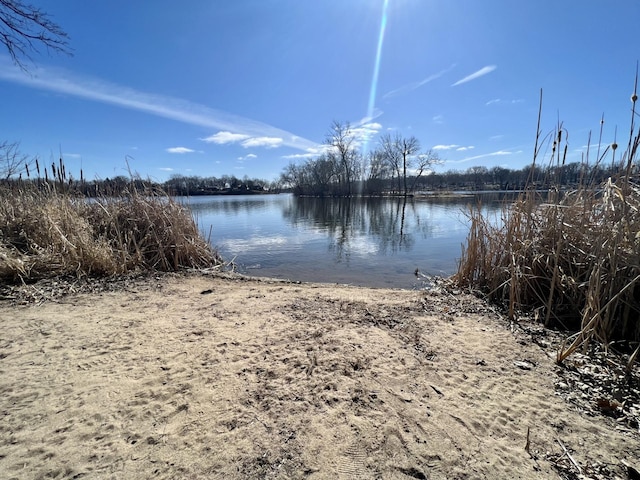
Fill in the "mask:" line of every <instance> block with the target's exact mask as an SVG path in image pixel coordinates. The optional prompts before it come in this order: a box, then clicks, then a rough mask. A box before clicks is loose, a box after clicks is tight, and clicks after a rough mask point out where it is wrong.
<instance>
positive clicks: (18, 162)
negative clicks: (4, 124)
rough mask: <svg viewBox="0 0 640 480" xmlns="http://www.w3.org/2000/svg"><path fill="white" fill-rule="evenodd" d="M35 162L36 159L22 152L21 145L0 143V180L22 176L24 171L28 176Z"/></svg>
mask: <svg viewBox="0 0 640 480" xmlns="http://www.w3.org/2000/svg"><path fill="white" fill-rule="evenodd" d="M33 161H34V159H31V158H29V156H28V155H25V154H23V153H22V152H20V143H18V142H7V141H4V142H0V179H2V180H8V179H9V178H11V177H13V176H15V175H20V174H22V172H23V171H26V173H27V175H28V174H29V165H31V163H32V162H33Z"/></svg>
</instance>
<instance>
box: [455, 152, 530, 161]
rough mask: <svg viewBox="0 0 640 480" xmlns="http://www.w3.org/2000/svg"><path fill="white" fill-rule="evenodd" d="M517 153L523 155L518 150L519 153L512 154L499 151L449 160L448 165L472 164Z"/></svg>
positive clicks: (512, 153)
mask: <svg viewBox="0 0 640 480" xmlns="http://www.w3.org/2000/svg"><path fill="white" fill-rule="evenodd" d="M516 153H522V150H518V151H517V152H510V151H508V150H498V151H496V152H491V153H483V154H482V155H474V156H473V157H466V158H463V159H462V160H448V161H447V163H465V162H471V161H472V160H479V159H481V158H487V157H500V156H503V155H514V154H516Z"/></svg>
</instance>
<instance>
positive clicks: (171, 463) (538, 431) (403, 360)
mask: <svg viewBox="0 0 640 480" xmlns="http://www.w3.org/2000/svg"><path fill="white" fill-rule="evenodd" d="M29 288H32V289H34V291H36V290H37V288H38V287H37V284H36V285H35V286H31V287H29ZM17 303H20V302H16V300H15V299H11V298H5V299H4V300H2V301H0V319H1V323H2V330H1V333H0V415H1V419H0V478H3V479H63V478H64V479H71V478H88V479H89V478H90V479H94V478H95V479H147V478H160V479H181V478H185V479H247V478H282V479H285V478H306V479H375V478H381V479H430V480H434V479H485V478H491V479H538V478H542V479H544V478H599V477H598V476H597V473H598V472H599V471H600V472H602V471H606V472H608V473H607V474H608V475H613V476H612V477H611V478H627V470H626V469H625V462H626V463H627V464H630V465H635V466H636V468H637V465H638V452H640V433H638V431H637V429H636V431H634V430H633V429H632V428H629V427H626V426H624V425H622V424H620V422H617V421H616V419H615V418H610V417H606V416H603V415H592V414H587V413H585V412H582V411H580V410H579V409H577V408H575V406H574V405H572V404H571V403H568V402H567V401H565V400H564V399H563V398H561V396H559V395H558V394H557V387H556V383H557V382H558V373H557V370H558V368H559V367H557V366H556V365H555V362H554V360H555V349H554V347H553V342H552V341H549V342H547V343H548V346H546V345H547V343H543V342H538V343H534V342H532V341H530V340H531V339H530V336H527V334H526V333H525V332H524V331H522V330H521V329H519V328H511V327H510V325H509V323H508V322H507V321H506V320H505V319H503V318H501V317H500V316H499V315H498V314H497V313H495V312H494V311H493V310H492V309H491V308H490V307H488V306H487V305H486V304H484V303H483V302H482V301H480V300H478V299H476V298H474V297H472V296H469V295H465V294H458V295H453V294H450V293H446V292H444V291H435V292H431V293H426V292H420V291H400V290H382V289H367V288H356V287H347V286H335V285H317V284H294V283H287V282H281V281H275V280H266V279H262V280H259V279H246V278H242V277H234V276H228V275H220V276H215V275H197V274H190V275H162V276H157V277H149V278H146V279H140V280H136V281H135V282H131V283H128V284H126V286H123V287H122V288H120V289H115V290H113V291H103V292H88V293H83V292H78V293H71V294H68V295H65V296H61V297H57V298H54V299H48V300H46V301H35V302H32V303H28V304H25V305H20V304H17ZM545 346H546V347H545ZM562 466H564V467H563V468H560V467H562ZM579 469H580V470H579ZM579 471H581V472H582V474H584V475H585V477H579V476H578V475H579ZM571 475H574V476H571ZM603 478H604V477H603Z"/></svg>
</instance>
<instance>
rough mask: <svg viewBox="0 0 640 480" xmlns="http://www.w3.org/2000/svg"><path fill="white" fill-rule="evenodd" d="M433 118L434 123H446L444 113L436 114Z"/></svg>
mask: <svg viewBox="0 0 640 480" xmlns="http://www.w3.org/2000/svg"><path fill="white" fill-rule="evenodd" d="M431 120H433V123H437V124H438V125H441V124H443V123H444V115H435V116H434V117H433V118H432V119H431Z"/></svg>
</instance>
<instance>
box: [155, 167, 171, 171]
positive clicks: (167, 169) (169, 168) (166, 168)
mask: <svg viewBox="0 0 640 480" xmlns="http://www.w3.org/2000/svg"><path fill="white" fill-rule="evenodd" d="M158 170H162V171H163V172H173V168H171V167H160V168H159V169H158Z"/></svg>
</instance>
